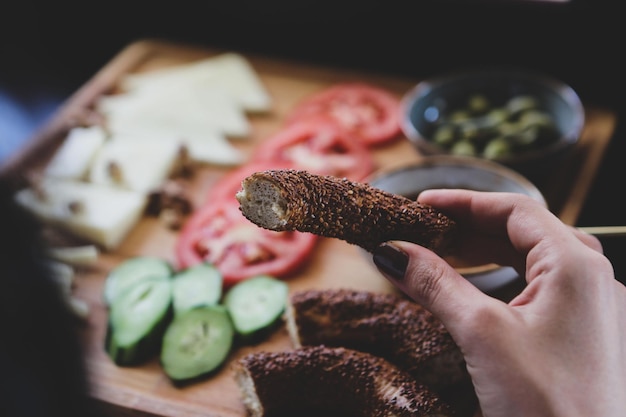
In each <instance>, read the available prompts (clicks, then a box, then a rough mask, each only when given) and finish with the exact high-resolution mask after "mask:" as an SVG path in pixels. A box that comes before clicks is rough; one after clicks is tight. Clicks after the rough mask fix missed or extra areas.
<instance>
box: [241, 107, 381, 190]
mask: <svg viewBox="0 0 626 417" xmlns="http://www.w3.org/2000/svg"><path fill="white" fill-rule="evenodd" d="M252 160H256V161H262V160H266V161H273V162H274V163H276V164H279V165H286V166H291V167H293V168H297V169H304V170H306V171H309V172H312V173H315V174H320V175H334V176H337V177H346V178H349V179H352V180H354V181H358V180H362V179H364V178H365V177H366V176H367V175H369V174H371V173H372V171H373V169H374V158H373V156H372V153H371V152H370V150H369V149H368V148H367V147H366V146H365V145H363V144H362V143H361V142H360V141H358V140H355V139H354V137H352V135H351V134H350V133H348V132H346V131H344V130H341V129H339V128H338V127H337V126H336V125H335V124H333V123H331V122H329V121H328V120H325V119H323V118H321V117H319V118H318V117H315V118H307V119H302V120H298V121H297V122H293V123H291V124H289V125H286V126H285V127H284V128H283V129H281V130H279V131H278V132H277V133H276V134H274V135H273V136H271V137H270V138H268V139H267V140H266V141H265V142H263V143H261V145H259V147H258V148H257V151H256V153H255V154H254V155H253V157H252Z"/></svg>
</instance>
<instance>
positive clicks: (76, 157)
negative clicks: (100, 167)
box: [43, 126, 107, 179]
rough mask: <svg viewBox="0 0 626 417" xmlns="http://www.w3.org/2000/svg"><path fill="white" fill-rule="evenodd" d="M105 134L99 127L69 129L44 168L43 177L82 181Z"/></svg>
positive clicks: (105, 136)
mask: <svg viewBox="0 0 626 417" xmlns="http://www.w3.org/2000/svg"><path fill="white" fill-rule="evenodd" d="M106 138H107V134H106V132H105V131H104V129H103V128H102V127H101V126H90V127H75V128H72V129H70V131H69V132H68V134H67V136H66V137H65V139H64V140H63V143H62V144H61V146H60V147H59V148H58V149H57V150H56V152H55V153H54V155H53V156H52V159H50V161H49V162H48V164H47V165H46V167H45V168H44V171H43V173H44V175H47V176H50V177H56V178H66V179H70V178H71V179H84V178H85V177H86V175H87V173H88V171H89V166H90V165H91V163H92V161H93V158H94V156H95V154H96V153H97V152H98V150H99V149H100V147H101V146H102V144H103V143H104V142H105V140H106Z"/></svg>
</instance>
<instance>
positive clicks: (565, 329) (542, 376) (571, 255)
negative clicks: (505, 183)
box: [373, 190, 626, 417]
mask: <svg viewBox="0 0 626 417" xmlns="http://www.w3.org/2000/svg"><path fill="white" fill-rule="evenodd" d="M418 200H419V201H420V202H422V203H425V204H429V205H432V206H434V207H436V208H438V209H439V210H441V211H443V212H445V213H446V214H448V215H449V216H450V217H452V218H454V219H455V220H456V221H457V223H458V224H459V226H460V232H461V233H460V235H459V240H458V243H459V246H458V247H459V255H462V256H463V257H465V258H466V259H469V258H471V259H473V260H477V261H480V262H481V263H482V262H494V263H498V264H500V265H510V266H513V267H514V268H516V269H517V270H518V271H519V272H520V273H521V274H522V276H524V277H525V279H526V282H527V286H526V287H525V289H524V290H523V291H522V292H521V293H520V294H519V295H517V296H516V297H515V298H514V299H513V300H511V301H510V302H509V303H508V304H507V303H505V302H503V301H501V300H498V299H496V298H493V297H490V296H488V295H486V294H484V293H482V292H481V291H480V290H478V289H477V288H476V287H475V286H473V285H472V284H471V283H470V282H469V281H468V280H466V279H465V278H463V277H462V276H461V275H459V274H458V273H457V272H456V270H455V269H454V268H452V267H451V266H450V265H449V264H448V263H446V262H445V261H444V260H443V259H441V258H440V257H438V256H437V255H435V254H434V253H433V252H431V251H430V250H428V249H426V248H424V247H421V246H418V245H415V244H412V243H408V242H400V241H394V242H388V243H385V244H383V245H381V246H380V247H379V248H378V249H377V250H376V251H375V252H374V256H373V258H374V262H375V263H376V265H377V266H378V268H379V269H380V271H381V272H382V273H383V274H384V275H385V276H386V277H387V278H388V279H389V280H390V281H391V282H392V283H394V284H395V285H396V286H397V287H398V288H400V289H401V290H402V291H403V292H405V293H406V294H407V295H408V296H410V297H411V298H413V299H414V300H415V301H416V302H418V303H419V304H422V305H423V306H424V307H425V308H427V309H428V310H430V311H431V312H432V313H433V314H434V315H435V316H436V317H438V318H439V319H440V320H441V321H442V322H443V323H444V325H445V326H446V328H447V329H448V331H449V332H450V334H451V335H452V337H453V338H454V340H455V341H456V343H457V344H458V345H459V347H460V349H461V351H462V352H463V355H464V357H465V360H466V363H467V368H468V371H469V373H470V376H471V378H472V382H473V384H474V387H475V389H476V394H477V396H478V399H479V403H480V408H481V411H482V414H483V416H485V417H497V416H507V417H511V416H533V417H539V416H570V417H571V416H603V417H608V416H623V415H624V413H625V412H626V324H624V323H623V322H622V320H623V319H624V318H625V317H626V287H624V285H622V284H621V283H620V282H619V281H617V280H616V279H615V277H614V272H613V267H612V265H611V264H610V262H609V260H608V259H607V258H606V257H605V256H604V255H603V254H602V247H601V245H600V242H599V241H598V240H597V239H596V238H595V237H593V236H591V235H587V234H584V233H582V232H580V231H578V230H576V229H575V228H573V227H571V226H568V225H565V224H563V223H562V222H561V221H560V220H559V219H558V218H557V217H556V216H554V215H553V214H552V213H551V212H549V211H548V210H547V209H546V208H545V207H544V206H542V205H541V204H540V203H538V202H536V201H535V200H532V199H530V198H528V197H526V196H523V195H521V194H511V193H484V192H476V191H468V190H429V191H425V192H423V193H422V194H421V195H420V197H419V199H418Z"/></svg>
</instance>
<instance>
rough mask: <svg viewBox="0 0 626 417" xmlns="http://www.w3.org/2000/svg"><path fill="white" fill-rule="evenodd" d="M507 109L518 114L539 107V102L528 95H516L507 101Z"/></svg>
mask: <svg viewBox="0 0 626 417" xmlns="http://www.w3.org/2000/svg"><path fill="white" fill-rule="evenodd" d="M505 107H506V108H507V110H508V111H509V112H511V114H513V115H515V114H519V113H520V112H523V111H526V110H531V109H536V108H538V107H539V103H538V102H537V99H536V98H535V97H533V96H530V95H518V96H515V97H512V98H511V99H510V100H509V101H508V102H507V103H506V106H505Z"/></svg>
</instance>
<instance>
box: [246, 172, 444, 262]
mask: <svg viewBox="0 0 626 417" xmlns="http://www.w3.org/2000/svg"><path fill="white" fill-rule="evenodd" d="M236 197H237V200H238V201H239V204H240V210H241V212H242V213H243V215H244V216H245V217H246V218H247V219H248V220H250V221H251V222H253V223H255V224H257V225H258V226H260V227H263V228H265V229H270V230H275V231H285V230H291V231H294V230H295V231H300V232H308V233H313V234H316V235H319V236H324V237H331V238H338V239H342V240H344V241H346V242H348V243H351V244H355V245H358V246H360V247H362V248H363V249H365V250H367V251H368V252H372V251H373V250H374V249H375V248H376V247H377V246H378V245H380V244H381V243H383V242H386V241H389V240H404V241H410V242H414V243H417V244H419V245H422V246H425V247H427V248H429V249H431V250H433V251H435V252H437V253H439V254H443V253H444V252H445V250H446V249H447V247H448V246H449V244H450V241H451V237H452V235H453V233H454V231H455V228H456V224H455V222H454V221H453V220H452V219H450V218H449V217H447V216H445V215H444V214H443V213H440V212H438V211H437V210H435V209H434V208H432V207H430V206H426V205H424V204H420V203H418V202H416V201H414V200H411V199H409V198H406V197H404V196H400V195H396V194H392V193H389V192H387V191H383V190H380V189H378V188H375V187H373V186H371V185H369V184H367V183H358V182H353V181H350V180H348V179H346V178H338V177H333V176H324V175H316V174H312V173H310V172H307V171H302V170H293V169H282V170H267V171H260V172H255V173H253V174H252V175H250V176H248V177H246V178H244V180H243V181H242V188H241V190H240V191H239V192H238V193H237V195H236Z"/></svg>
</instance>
